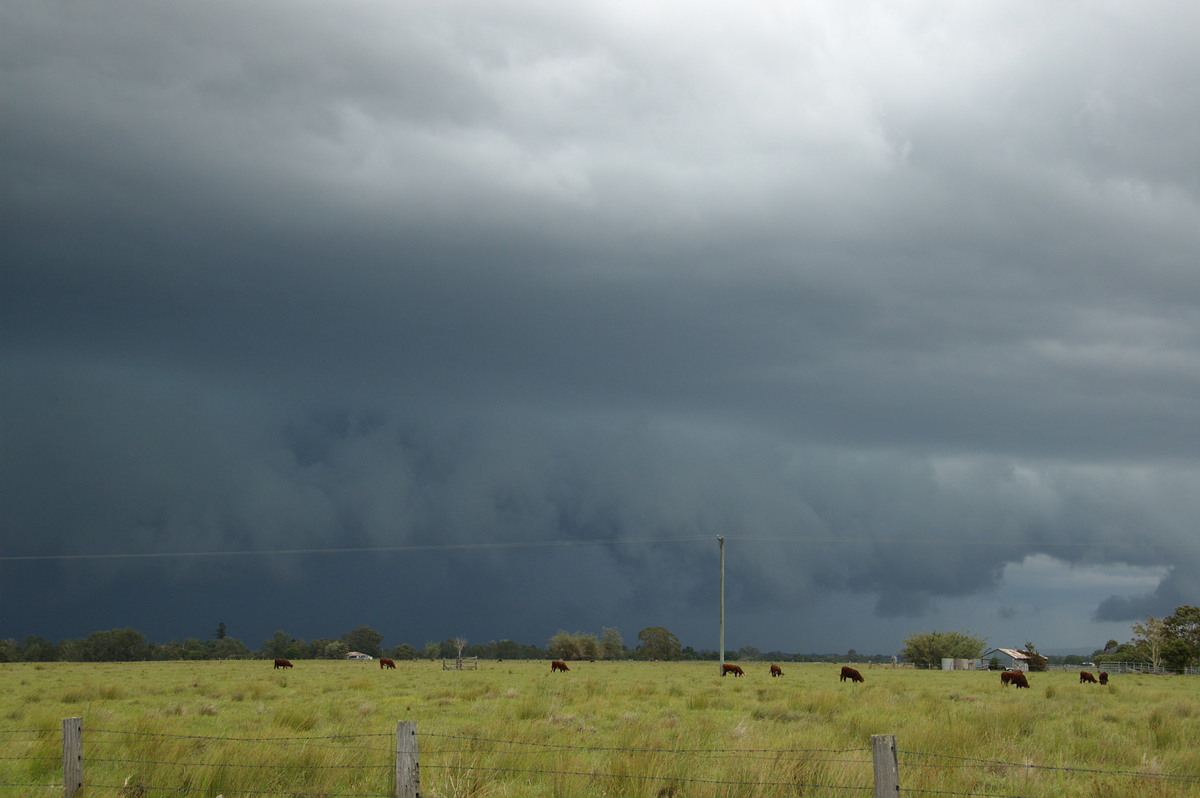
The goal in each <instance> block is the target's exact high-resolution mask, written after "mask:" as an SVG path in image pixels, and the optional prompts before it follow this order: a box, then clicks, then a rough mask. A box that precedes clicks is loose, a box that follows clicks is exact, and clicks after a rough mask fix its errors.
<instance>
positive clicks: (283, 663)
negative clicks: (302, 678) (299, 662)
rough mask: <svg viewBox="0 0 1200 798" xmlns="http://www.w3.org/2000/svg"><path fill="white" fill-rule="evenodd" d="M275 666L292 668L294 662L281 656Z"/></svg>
mask: <svg viewBox="0 0 1200 798" xmlns="http://www.w3.org/2000/svg"><path fill="white" fill-rule="evenodd" d="M275 667H276V668H290V667H292V663H290V662H288V661H287V660H286V659H283V658H282V657H280V658H279V659H277V660H275ZM272 670H273V669H272Z"/></svg>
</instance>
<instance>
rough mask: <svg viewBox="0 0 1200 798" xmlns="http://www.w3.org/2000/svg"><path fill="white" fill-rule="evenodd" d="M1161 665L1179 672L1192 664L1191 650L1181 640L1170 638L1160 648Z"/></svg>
mask: <svg viewBox="0 0 1200 798" xmlns="http://www.w3.org/2000/svg"><path fill="white" fill-rule="evenodd" d="M1162 661H1163V665H1165V666H1166V667H1168V668H1170V669H1171V670H1173V671H1181V670H1183V669H1184V668H1186V667H1187V666H1188V665H1191V664H1192V662H1193V657H1192V649H1191V648H1190V647H1189V646H1188V644H1187V643H1185V642H1183V640H1182V639H1181V638H1178V637H1172V638H1171V639H1170V640H1168V641H1167V643H1166V645H1164V646H1163V648H1162Z"/></svg>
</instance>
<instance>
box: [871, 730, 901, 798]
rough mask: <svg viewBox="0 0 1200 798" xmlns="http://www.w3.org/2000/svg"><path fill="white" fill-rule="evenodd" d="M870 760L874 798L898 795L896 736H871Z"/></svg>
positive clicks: (898, 774)
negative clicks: (872, 772) (872, 762)
mask: <svg viewBox="0 0 1200 798" xmlns="http://www.w3.org/2000/svg"><path fill="white" fill-rule="evenodd" d="M871 758H872V759H873V760H874V763H875V798H895V796H897V795H899V794H900V764H899V762H898V761H897V759H896V735H894V734H872V735H871Z"/></svg>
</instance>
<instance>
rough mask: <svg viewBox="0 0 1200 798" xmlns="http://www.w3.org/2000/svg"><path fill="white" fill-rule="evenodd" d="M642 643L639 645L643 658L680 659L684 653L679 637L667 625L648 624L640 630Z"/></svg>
mask: <svg viewBox="0 0 1200 798" xmlns="http://www.w3.org/2000/svg"><path fill="white" fill-rule="evenodd" d="M638 640H640V641H641V643H642V644H641V645H640V646H638V647H637V653H638V656H640V657H641V658H642V659H679V658H680V656H681V655H682V653H683V648H682V646H680V645H679V638H678V637H676V636H675V635H674V634H672V633H671V632H670V631H669V630H668V629H667V628H666V627H665V626H647V627H646V628H645V629H643V630H642V631H640V632H638Z"/></svg>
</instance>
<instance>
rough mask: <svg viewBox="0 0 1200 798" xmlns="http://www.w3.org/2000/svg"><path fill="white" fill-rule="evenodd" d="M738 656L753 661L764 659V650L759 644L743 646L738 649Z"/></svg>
mask: <svg viewBox="0 0 1200 798" xmlns="http://www.w3.org/2000/svg"><path fill="white" fill-rule="evenodd" d="M737 658H738V659H740V660H745V661H747V662H753V661H755V660H758V659H762V652H761V651H759V650H758V647H757V646H742V647H741V648H739V649H738V652H737Z"/></svg>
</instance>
